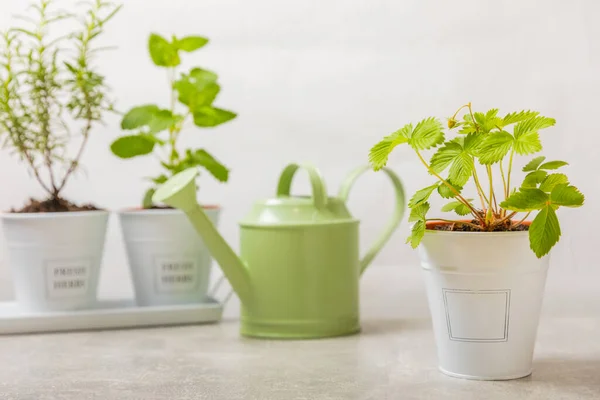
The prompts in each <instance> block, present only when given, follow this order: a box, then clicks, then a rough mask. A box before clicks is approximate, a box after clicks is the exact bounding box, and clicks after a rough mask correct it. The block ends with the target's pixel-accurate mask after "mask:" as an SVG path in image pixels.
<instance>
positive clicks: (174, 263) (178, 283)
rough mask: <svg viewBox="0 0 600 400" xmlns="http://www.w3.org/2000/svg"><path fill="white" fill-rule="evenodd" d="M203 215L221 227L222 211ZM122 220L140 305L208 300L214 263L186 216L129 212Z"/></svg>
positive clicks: (211, 210)
mask: <svg viewBox="0 0 600 400" xmlns="http://www.w3.org/2000/svg"><path fill="white" fill-rule="evenodd" d="M205 212H206V213H207V215H208V216H209V217H210V219H211V221H212V222H213V224H215V225H217V224H218V219H219V214H220V209H219V208H218V207H206V208H205ZM119 218H120V221H121V229H122V232H123V238H124V241H125V248H126V251H127V257H128V259H129V266H130V268H131V275H132V279H133V288H134V291H135V297H136V302H137V304H138V305H140V306H160V305H174V304H192V303H202V302H205V301H206V300H207V291H208V284H209V280H210V272H211V264H212V257H211V255H210V252H209V251H208V249H207V248H206V246H205V245H204V242H203V241H202V239H201V238H200V236H199V235H198V233H197V232H196V230H195V229H194V227H193V226H192V224H191V223H190V222H189V220H188V218H187V217H186V216H185V214H184V213H183V212H182V211H180V210H171V209H150V210H131V211H122V212H120V213H119Z"/></svg>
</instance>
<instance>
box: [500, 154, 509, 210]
mask: <svg viewBox="0 0 600 400" xmlns="http://www.w3.org/2000/svg"><path fill="white" fill-rule="evenodd" d="M500 175H501V176H502V186H503V187H504V199H505V200H506V198H508V186H506V176H505V175H504V167H503V166H502V160H500ZM505 215H506V210H504V209H501V210H500V216H501V217H504V216H505Z"/></svg>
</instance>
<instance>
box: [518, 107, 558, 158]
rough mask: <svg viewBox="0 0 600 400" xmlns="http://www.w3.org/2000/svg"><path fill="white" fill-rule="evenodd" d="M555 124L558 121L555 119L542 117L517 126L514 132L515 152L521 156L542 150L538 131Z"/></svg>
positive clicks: (525, 121) (522, 122)
mask: <svg viewBox="0 0 600 400" xmlns="http://www.w3.org/2000/svg"><path fill="white" fill-rule="evenodd" d="M555 123H556V121H555V120H554V119H553V118H547V117H541V116H537V117H534V118H530V119H527V120H524V121H521V122H519V123H518V124H517V125H515V130H514V136H515V144H514V149H515V152H516V153H517V154H520V155H527V154H532V153H536V152H538V151H540V150H542V143H541V142H540V136H539V134H538V131H539V130H540V129H544V128H548V127H550V126H553V125H554V124H555Z"/></svg>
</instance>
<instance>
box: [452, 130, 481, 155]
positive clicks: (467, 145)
mask: <svg viewBox="0 0 600 400" xmlns="http://www.w3.org/2000/svg"><path fill="white" fill-rule="evenodd" d="M485 137H486V135H481V134H477V133H469V134H467V135H466V136H465V137H464V143H463V147H464V149H465V151H466V152H467V153H469V154H470V155H472V156H476V155H477V154H478V151H479V147H480V146H481V143H483V141H484V140H485ZM457 139H460V137H459V138H457ZM455 140H456V139H455Z"/></svg>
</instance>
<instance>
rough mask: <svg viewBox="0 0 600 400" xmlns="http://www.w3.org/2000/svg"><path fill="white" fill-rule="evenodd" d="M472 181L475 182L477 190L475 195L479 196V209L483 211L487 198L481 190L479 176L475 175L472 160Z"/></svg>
mask: <svg viewBox="0 0 600 400" xmlns="http://www.w3.org/2000/svg"><path fill="white" fill-rule="evenodd" d="M473 180H475V188H476V189H477V194H478V195H479V199H480V200H481V209H482V210H484V211H485V203H486V202H487V197H486V195H485V193H484V190H483V188H482V187H481V183H480V182H479V176H478V175H477V169H476V167H475V160H473Z"/></svg>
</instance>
